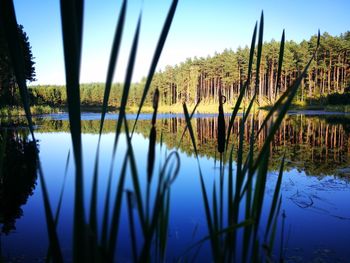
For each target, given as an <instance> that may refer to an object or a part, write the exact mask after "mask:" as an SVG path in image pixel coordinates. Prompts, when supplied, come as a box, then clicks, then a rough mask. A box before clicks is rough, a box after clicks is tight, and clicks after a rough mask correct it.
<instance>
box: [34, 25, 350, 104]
mask: <svg viewBox="0 0 350 263" xmlns="http://www.w3.org/2000/svg"><path fill="white" fill-rule="evenodd" d="M316 42H317V37H316V36H312V37H311V38H310V39H309V40H308V41H306V40H304V41H302V42H301V43H296V42H294V41H286V42H285V49H284V58H283V67H282V72H281V78H280V80H279V81H277V75H278V74H277V69H278V56H279V49H280V42H278V41H275V40H271V41H270V42H265V43H264V45H263V52H262V61H261V66H260V75H259V76H260V77H259V81H258V83H259V86H258V90H257V91H258V94H257V95H258V102H259V103H260V104H261V105H266V104H267V105H269V104H272V103H273V102H274V100H275V99H276V98H277V97H278V95H279V94H281V93H283V92H284V91H285V90H286V89H287V87H289V86H290V85H291V84H292V83H293V81H294V80H295V79H296V78H297V77H298V76H299V75H300V74H301V71H302V69H303V68H304V67H305V65H306V63H307V61H308V59H309V58H310V57H311V53H312V52H313V50H314V49H315V46H316V44H317V43H316ZM320 43H321V45H320V48H319V51H318V53H317V56H316V59H315V60H314V61H313V62H312V64H311V66H310V69H309V71H308V73H307V76H306V78H304V80H303V81H302V84H301V87H300V89H299V92H298V94H297V98H296V100H298V101H301V102H305V103H317V102H318V103H321V104H324V103H327V102H330V103H331V104H337V103H339V104H346V103H347V102H348V101H350V100H348V98H350V96H349V85H350V32H349V31H348V32H345V33H343V34H341V35H340V36H331V35H329V34H328V33H324V34H323V35H322V36H321V41H320ZM248 60H249V48H248V46H246V47H243V48H242V47H239V48H238V49H237V50H236V51H233V50H224V51H223V52H222V53H216V54H215V55H213V56H208V57H207V58H196V57H195V58H192V59H191V58H189V59H187V60H186V61H185V62H182V63H180V64H179V65H175V66H167V67H166V68H165V69H164V70H163V71H158V72H157V73H156V74H155V75H154V77H153V81H152V87H151V90H154V89H155V88H158V89H159V90H160V94H161V105H174V104H180V103H182V102H186V103H187V104H193V103H195V102H196V101H197V100H198V99H199V98H200V99H201V100H202V104H204V105H206V104H215V103H217V102H218V92H219V89H221V90H222V94H223V95H224V96H225V97H226V99H227V102H228V104H229V105H232V104H234V102H235V99H236V97H237V95H238V94H239V91H240V89H241V87H242V84H243V83H244V82H245V80H246V78H247V76H246V74H247V71H248V69H247V67H248ZM254 68H255V67H254V66H253V69H254ZM254 78H255V72H254V71H253V78H252V81H251V84H250V87H249V88H248V89H247V91H246V97H247V98H251V97H252V95H253V92H254V89H255V88H254V87H255V79H254ZM144 83H145V79H143V80H141V82H140V83H134V84H133V85H132V87H131V92H130V95H129V103H128V105H131V106H133V105H135V106H137V105H138V103H139V101H140V99H141V96H142V91H143V87H144ZM122 88H123V85H122V84H120V83H116V84H113V86H112V89H111V96H110V101H109V105H110V106H112V107H118V106H119V103H120V98H121V93H122ZM276 91H277V94H276ZM103 93H104V84H103V83H89V84H81V94H80V96H81V103H82V105H85V106H99V105H101V104H102V101H103ZM30 96H31V103H32V105H49V106H57V107H61V106H64V105H65V104H66V94H65V88H64V86H54V85H44V86H31V87H30ZM327 96H329V98H328V100H327ZM149 97H150V98H151V96H149ZM325 100H327V101H325ZM147 103H148V104H150V100H149V101H147V102H146V104H147Z"/></svg>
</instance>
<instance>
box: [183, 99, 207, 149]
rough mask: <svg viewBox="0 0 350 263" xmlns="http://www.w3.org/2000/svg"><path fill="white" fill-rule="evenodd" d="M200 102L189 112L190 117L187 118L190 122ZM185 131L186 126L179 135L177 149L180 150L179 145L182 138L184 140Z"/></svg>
mask: <svg viewBox="0 0 350 263" xmlns="http://www.w3.org/2000/svg"><path fill="white" fill-rule="evenodd" d="M200 102H201V100H200V99H198V101H197V103H196V105H195V106H194V108H193V110H192V112H191V115H190V118H189V119H190V121H191V120H192V117H193V115H194V114H195V112H196V110H197V107H198V105H199V103H200ZM186 131H187V125H186V126H185V129H184V130H183V132H182V134H181V138H180V141H179V143H178V144H177V149H179V148H180V145H181V143H182V140H183V138H184V136H185V133H186Z"/></svg>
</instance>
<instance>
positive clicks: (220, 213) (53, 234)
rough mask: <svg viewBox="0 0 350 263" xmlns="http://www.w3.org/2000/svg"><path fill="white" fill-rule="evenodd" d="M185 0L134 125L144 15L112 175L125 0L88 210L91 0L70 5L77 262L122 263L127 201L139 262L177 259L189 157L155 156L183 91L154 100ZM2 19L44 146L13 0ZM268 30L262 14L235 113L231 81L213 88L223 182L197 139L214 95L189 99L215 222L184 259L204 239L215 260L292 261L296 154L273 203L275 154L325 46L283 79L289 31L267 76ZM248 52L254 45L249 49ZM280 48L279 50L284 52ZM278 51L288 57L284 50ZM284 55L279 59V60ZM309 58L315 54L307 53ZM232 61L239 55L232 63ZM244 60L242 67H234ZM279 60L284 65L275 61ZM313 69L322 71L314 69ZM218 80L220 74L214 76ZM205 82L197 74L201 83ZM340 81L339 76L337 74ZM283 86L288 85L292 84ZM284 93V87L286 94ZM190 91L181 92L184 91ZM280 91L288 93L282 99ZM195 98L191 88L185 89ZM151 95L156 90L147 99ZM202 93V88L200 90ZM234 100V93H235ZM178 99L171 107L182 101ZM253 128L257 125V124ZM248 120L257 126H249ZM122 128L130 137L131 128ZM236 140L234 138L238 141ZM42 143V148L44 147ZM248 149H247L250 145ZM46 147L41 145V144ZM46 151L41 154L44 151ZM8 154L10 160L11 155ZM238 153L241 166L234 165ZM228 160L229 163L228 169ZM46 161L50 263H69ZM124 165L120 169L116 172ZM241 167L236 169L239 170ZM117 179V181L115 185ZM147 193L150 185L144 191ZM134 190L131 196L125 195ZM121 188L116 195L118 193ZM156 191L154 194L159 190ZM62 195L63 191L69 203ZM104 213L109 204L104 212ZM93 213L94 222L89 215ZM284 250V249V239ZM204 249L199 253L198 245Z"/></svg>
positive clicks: (205, 195)
mask: <svg viewBox="0 0 350 263" xmlns="http://www.w3.org/2000/svg"><path fill="white" fill-rule="evenodd" d="M177 2H178V1H177V0H173V1H172V3H171V6H170V8H169V12H168V15H167V17H166V20H165V22H164V26H163V30H162V32H161V35H160V37H159V42H158V45H157V47H156V50H155V53H154V56H153V60H152V62H151V66H150V70H149V75H148V77H147V79H146V82H145V84H144V86H143V90H142V95H141V97H140V102H137V105H139V108H138V111H137V115H136V119H135V120H134V122H133V125H132V126H129V123H128V121H127V115H126V110H127V107H128V103H129V102H130V95H131V92H132V90H131V79H132V73H133V69H134V64H135V57H136V52H137V50H138V48H137V47H138V40H139V33H140V25H141V16H140V18H139V20H138V23H137V27H136V29H135V35H134V39H133V42H132V46H131V51H130V57H129V62H128V65H127V72H126V78H125V82H124V85H123V88H122V89H121V90H120V92H121V95H120V96H119V98H120V100H118V103H117V104H116V107H118V114H117V115H118V118H117V120H116V123H115V124H114V125H115V126H114V134H115V140H114V143H113V152H112V161H111V164H110V169H109V173H108V175H104V174H99V157H100V141H101V136H102V131H103V128H104V127H105V124H106V121H105V117H106V116H105V114H106V112H107V107H108V105H110V99H109V98H110V96H112V93H111V90H112V79H113V73H114V69H115V66H116V61H117V58H118V53H119V46H120V43H121V38H122V35H123V29H124V19H125V14H126V8H127V1H126V0H124V1H123V3H122V6H121V10H120V14H119V20H118V23H117V26H116V33H115V37H114V41H113V45H112V50H111V56H110V63H109V67H108V72H107V78H106V84H105V88H104V93H103V101H102V105H103V106H102V108H101V112H102V115H101V119H100V122H99V129H98V134H99V140H98V143H97V147H96V148H97V150H96V155H95V164H94V171H93V181H92V189H88V190H89V192H90V195H89V197H90V201H89V202H88V207H87V206H86V202H84V196H85V193H84V191H86V190H87V189H86V188H85V187H84V185H85V182H84V181H85V176H84V175H85V174H86V171H83V156H82V136H81V135H82V125H81V109H80V105H81V93H80V91H81V89H80V83H79V72H80V61H81V51H82V48H81V47H82V28H83V21H84V19H83V1H82V0H62V1H61V2H60V3H61V21H62V31H63V46H64V57H65V69H66V87H65V88H66V92H65V94H66V101H67V106H68V116H69V129H70V135H71V139H72V145H73V147H72V154H73V158H74V164H75V175H74V178H75V183H74V214H73V216H72V217H73V233H72V240H73V242H72V243H73V246H72V251H73V261H74V262H113V261H115V260H118V256H119V254H118V252H119V251H118V246H119V245H120V243H121V240H120V238H119V235H118V234H119V230H120V228H121V224H120V222H121V214H122V213H123V210H122V207H123V206H125V207H127V213H128V227H129V233H130V235H129V239H128V240H123V241H124V242H130V251H131V252H130V255H129V258H130V259H131V260H133V261H136V262H165V261H167V256H166V255H167V254H166V252H167V238H168V224H169V218H170V211H171V207H170V203H171V202H170V200H171V190H172V185H173V183H176V178H177V175H178V171H179V167H180V165H181V160H180V158H179V154H178V152H177V151H176V150H174V151H171V152H170V153H168V154H167V155H165V156H164V159H163V160H161V161H160V162H159V169H155V167H157V166H156V165H155V164H157V163H155V160H156V158H155V156H156V155H157V154H159V152H155V149H156V148H155V143H156V140H157V137H158V138H159V140H160V145H161V146H162V144H163V139H164V137H165V135H163V132H161V133H160V136H157V131H156V130H157V129H158V126H157V125H158V123H159V121H158V122H156V116H157V110H158V102H159V101H162V100H163V101H164V100H165V101H166V102H168V100H169V98H176V99H177V95H176V96H173V97H171V95H170V93H167V94H165V93H164V90H161V88H164V87H163V86H162V87H160V86H159V96H158V93H157V92H154V94H153V96H149V95H150V94H149V93H150V91H152V87H151V83H152V80H153V81H154V82H153V85H154V86H155V87H156V86H157V85H158V84H155V83H156V81H157V75H155V69H156V65H157V63H158V60H159V57H160V54H161V51H162V49H163V46H164V43H165V40H166V37H167V34H168V32H169V29H170V26H171V22H172V19H173V17H174V14H175V10H176V7H177ZM0 12H1V13H0V14H1V16H0V18H1V19H2V20H1V24H4V25H5V29H6V39H7V41H8V46H9V47H10V51H9V53H10V57H11V59H12V63H13V67H14V69H15V70H14V72H15V75H16V80H17V84H18V87H19V90H20V95H21V99H22V103H23V105H24V109H25V113H26V117H27V121H28V126H29V129H30V135H31V137H32V140H33V141H34V142H35V133H34V128H33V120H32V116H31V113H30V107H29V93H28V88H27V85H26V79H25V74H24V63H23V54H21V49H20V47H19V43H18V37H17V34H16V33H15V32H16V30H17V23H16V17H15V12H14V7H13V3H12V1H11V0H5V1H2V2H1V5H0ZM263 30H264V17H263V14H262V16H261V19H260V22H259V28H258V23H256V25H255V28H254V31H253V38H252V42H251V47H250V49H249V52H248V53H249V55H248V56H247V63H246V67H245V68H244V69H243V68H242V72H243V71H244V75H242V78H241V79H240V81H239V82H240V85H239V86H237V87H236V95H237V99H236V101H235V104H234V106H233V110H232V112H231V115H230V117H229V119H227V120H225V118H224V108H223V105H224V103H225V102H226V101H228V100H229V99H231V98H230V97H229V95H228V93H227V91H226V90H225V87H224V86H222V85H220V84H218V82H215V84H214V82H213V84H212V85H213V86H212V87H211V89H209V91H211V90H214V92H213V93H212V96H213V100H214V102H219V105H218V112H219V117H218V120H217V126H216V131H214V133H215V134H217V137H216V145H217V148H216V149H215V150H214V151H216V152H217V156H219V160H220V177H219V178H218V179H215V178H214V179H213V184H212V185H208V184H207V183H206V181H205V180H204V177H203V173H202V168H201V164H200V161H199V151H198V144H197V142H198V138H197V137H196V136H195V128H194V125H193V124H194V123H193V116H194V112H195V109H196V107H197V105H198V104H200V103H201V101H200V99H206V98H207V97H206V96H205V95H204V94H196V95H195V97H193V103H195V104H196V106H195V107H194V109H193V111H192V112H189V110H188V106H187V104H186V102H190V100H189V98H190V97H189V96H187V95H186V96H187V97H185V98H184V99H183V101H184V103H183V105H182V106H183V112H184V115H185V123H186V124H185V126H184V127H183V129H182V134H185V133H186V134H188V136H189V143H190V144H191V147H192V149H193V151H194V154H195V156H196V159H197V165H198V177H199V186H198V189H199V191H200V192H201V194H202V202H203V208H204V212H205V220H206V227H207V235H205V236H203V237H202V238H201V239H200V240H198V241H197V242H195V243H194V244H193V245H192V246H190V247H189V248H188V250H187V251H185V252H184V253H183V254H182V255H180V258H179V261H181V260H183V261H190V260H191V259H192V260H194V259H195V258H196V253H197V252H193V250H196V251H197V248H198V247H200V246H201V245H202V244H203V243H204V242H208V243H209V244H210V248H211V250H210V252H206V251H204V252H203V253H207V255H208V256H211V257H212V261H214V262H233V261H240V262H260V261H271V260H279V261H283V255H284V254H283V253H282V252H281V253H279V252H278V251H277V252H276V249H274V247H275V246H274V244H275V243H276V242H275V236H276V231H277V230H276V229H277V224H279V223H280V208H281V202H282V199H281V195H280V186H281V181H282V175H283V170H284V165H285V158H286V155H285V154H284V155H283V157H282V158H281V160H280V165H279V169H278V170H279V174H278V180H277V183H276V185H275V189H274V191H273V198H272V200H271V202H269V203H267V202H266V201H265V198H264V196H265V190H266V180H267V173H268V167H269V160H270V156H271V144H272V142H273V141H274V139H275V135H276V133H277V131H278V129H279V128H280V126H281V124H282V123H283V119H284V117H285V115H286V113H287V111H288V109H289V107H290V106H291V105H292V102H293V100H294V98H295V97H296V96H297V95H298V90H299V89H298V88H299V86H300V85H303V82H304V78H305V77H307V76H308V72H310V71H308V70H309V68H310V69H312V63H313V61H314V58H315V57H316V54H317V50H318V48H319V45H320V43H319V42H320V35H318V37H317V38H315V39H314V40H313V42H312V43H313V46H312V48H311V49H310V51H311V50H312V52H310V53H311V54H308V56H307V58H308V59H307V61H306V62H305V63H304V64H303V65H300V67H299V68H298V71H299V73H298V74H296V73H295V72H294V73H293V74H294V75H292V77H293V78H292V77H288V78H287V79H288V81H287V82H282V81H281V80H282V77H285V75H283V68H282V67H283V64H284V63H283V62H284V54H285V56H287V50H288V49H286V50H285V47H286V46H287V43H285V37H284V32H283V34H282V39H281V42H280V45H279V48H277V50H275V52H276V54H275V55H274V56H275V57H276V61H275V62H276V65H277V66H276V67H277V71H276V72H275V71H272V69H270V70H271V72H273V73H272V77H273V76H274V74H275V75H276V79H275V81H274V80H270V81H265V80H264V79H263V78H264V76H265V77H266V72H262V71H261V70H260V69H261V67H262V66H263V65H264V51H263V50H264V46H263ZM247 50H248V49H247ZM278 50H279V51H278ZM277 54H278V56H277ZM277 57H278V58H277ZM303 58H306V56H304V57H303ZM231 62H232V61H231ZM233 65H235V64H233ZM273 65H274V64H273ZM312 74H313V73H312ZM214 79H215V77H214ZM195 81H196V80H195ZM329 81H331V79H329ZM264 85H265V86H266V87H268V92H267V93H266V94H265V95H267V97H268V98H269V99H273V101H275V103H274V105H273V106H272V108H271V109H270V110H269V112H268V113H267V115H266V117H265V118H264V119H263V121H261V123H259V126H258V127H257V129H254V127H255V126H256V122H255V119H254V116H253V117H252V118H249V116H250V114H251V113H252V107H253V104H254V103H255V102H256V101H259V100H260V99H261V95H262V89H263V88H264V87H265V86H264ZM282 88H283V89H282ZM282 91H284V92H283V93H282ZM178 92H180V90H178ZM277 93H278V95H279V96H276V95H277ZM176 94H182V95H181V97H182V96H185V95H183V94H191V93H189V92H187V91H186V92H185V93H176ZM245 94H249V97H250V99H249V101H247V104H246V105H242V102H243V97H244V96H245ZM147 95H148V96H147ZM192 95H194V94H192ZM225 96H226V97H225ZM147 98H153V99H152V102H153V103H152V110H153V114H154V115H153V116H154V117H153V118H152V123H151V129H150V133H149V138H150V139H149V152H148V158H147V160H148V163H147V168H146V167H138V163H137V161H136V160H135V154H134V148H133V146H132V137H133V133H134V132H135V130H136V129H137V128H136V127H137V126H138V125H139V123H138V119H139V116H140V115H139V114H140V112H141V109H142V107H143V105H144V104H145V103H146V101H147ZM111 99H112V98H111ZM176 102H178V101H173V102H171V103H176ZM240 108H243V116H242V118H239V121H238V124H236V123H237V120H238V115H237V113H238V111H239V109H240ZM249 124H250V126H249ZM247 125H248V126H247ZM246 127H248V129H249V131H248V134H249V138H248V140H245V139H244V130H245V128H246ZM122 130H123V131H124V133H122ZM121 135H123V136H125V142H126V150H125V152H124V154H122V155H119V154H118V155H117V154H116V153H117V148H118V142H119V141H120V136H121ZM259 136H262V137H264V140H263V141H259ZM233 138H234V139H235V140H234V139H233ZM183 141H184V136H181V138H180V139H179V142H178V145H181V144H182V143H183ZM259 142H261V147H260V148H259V149H258V151H256V147H255V145H256V143H259ZM34 145H35V148H36V144H35V143H34ZM245 148H247V151H246V154H245V151H244V149H245ZM35 150H37V149H35ZM34 153H37V151H34ZM2 156H4V155H3V154H2ZM234 156H236V159H237V162H236V167H233V166H234V165H235V163H234V159H233V158H234ZM225 163H228V168H227V169H225V165H224V164H225ZM36 164H37V165H38V174H39V178H40V186H41V190H42V194H43V202H44V207H45V216H46V222H47V231H48V237H49V253H48V258H47V260H48V261H52V262H63V261H65V260H70V259H67V258H66V257H67V256H66V255H65V254H64V251H63V249H62V246H61V240H60V232H59V231H58V229H57V228H56V226H57V224H58V222H59V220H60V218H59V217H58V215H59V209H60V205H58V208H57V211H56V213H54V212H53V210H52V207H53V204H52V203H51V202H50V200H49V199H50V194H49V192H48V189H47V188H46V181H45V175H44V174H43V171H42V169H41V164H40V160H38V161H37V162H36ZM116 168H118V169H119V174H118V173H117V172H116V170H115V169H116ZM234 168H235V169H234ZM140 170H145V171H147V172H145V173H144V174H146V175H147V180H146V181H145V180H141V177H142V174H141V173H140V172H139V171H140ZM102 176H103V177H104V178H107V189H106V193H107V194H106V197H105V200H104V202H103V206H104V207H103V209H102V210H101V211H102V220H98V218H100V217H98V213H97V211H98V209H97V204H98V200H97V191H98V189H99V188H98V187H99V181H100V180H101V177H102ZM127 176H130V179H131V182H132V186H131V189H125V188H126V184H125V181H126V177H127ZM113 179H115V180H116V181H117V182H116V185H114V184H113V182H115V180H113ZM112 189H116V191H114V192H113V191H112ZM144 189H146V191H144ZM125 190H126V194H125ZM145 192H146V194H145ZM112 193H114V194H115V196H113V197H112ZM150 193H152V194H150ZM61 198H62V196H61V197H60V201H59V203H60V202H61V200H62V199H61ZM263 206H267V210H265V212H264V213H263ZM99 211H100V210H99ZM86 212H88V215H89V216H88V218H86V214H87V213H86ZM280 246H281V251H283V245H282V244H281V245H280ZM198 251H199V250H198Z"/></svg>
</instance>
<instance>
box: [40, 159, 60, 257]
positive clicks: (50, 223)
mask: <svg viewBox="0 0 350 263" xmlns="http://www.w3.org/2000/svg"><path fill="white" fill-rule="evenodd" d="M38 172H39V177H40V185H41V191H42V193H43V201H44V209H45V217H46V226H47V232H48V235H49V242H50V246H49V247H50V255H52V262H54V263H56V262H57V263H59V262H63V257H62V251H61V247H60V244H59V239H58V236H57V232H56V223H55V219H54V217H53V214H52V210H51V205H50V200H49V194H48V191H47V187H46V182H45V178H44V174H43V171H42V168H41V164H40V160H38Z"/></svg>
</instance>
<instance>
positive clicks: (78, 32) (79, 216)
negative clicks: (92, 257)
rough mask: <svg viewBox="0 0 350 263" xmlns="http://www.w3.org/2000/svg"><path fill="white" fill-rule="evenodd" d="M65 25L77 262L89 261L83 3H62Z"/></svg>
mask: <svg viewBox="0 0 350 263" xmlns="http://www.w3.org/2000/svg"><path fill="white" fill-rule="evenodd" d="M60 3H61V22H62V35H63V50H64V61H65V73H66V92H67V105H68V115H69V124H70V131H71V137H72V144H73V154H74V160H75V169H76V177H75V205H74V227H73V228H74V238H73V239H74V240H73V243H74V249H73V252H74V255H73V257H74V261H76V262H77V261H79V260H83V261H85V260H87V259H86V258H85V256H86V253H85V251H86V245H87V243H86V242H87V237H86V232H85V231H86V228H85V212H84V202H83V197H84V193H83V189H84V184H83V168H82V144H81V123H80V121H81V116H80V86H79V78H80V59H81V46H82V26H83V6H84V4H83V1H82V0H72V1H71V0H61V1H60Z"/></svg>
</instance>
